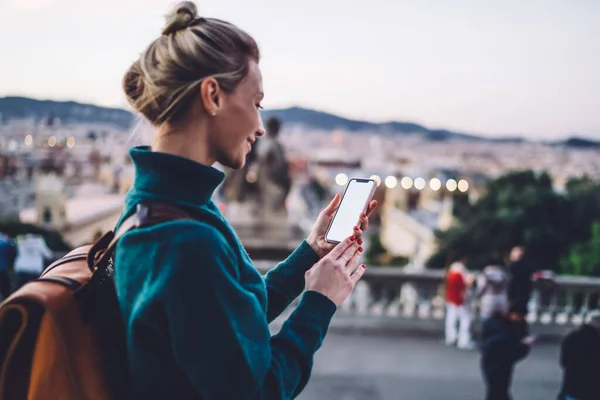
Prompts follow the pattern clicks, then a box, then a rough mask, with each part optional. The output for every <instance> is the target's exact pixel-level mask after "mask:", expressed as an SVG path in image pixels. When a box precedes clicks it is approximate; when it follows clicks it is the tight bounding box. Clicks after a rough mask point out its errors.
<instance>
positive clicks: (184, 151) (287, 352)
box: [115, 2, 376, 400]
mask: <svg viewBox="0 0 600 400" xmlns="http://www.w3.org/2000/svg"><path fill="white" fill-rule="evenodd" d="M258 61H259V50H258V47H257V45H256V42H255V41H254V40H253V39H252V37H250V36H249V35H248V34H247V33H245V32H243V31H242V30H240V29H239V28H237V27H235V26H234V25H232V24H230V23H227V22H224V21H220V20H217V19H212V18H198V17H197V16H196V7H195V5H194V4H193V3H190V2H184V3H181V4H180V5H179V6H178V7H177V8H176V9H175V11H174V12H173V13H172V15H170V16H169V19H168V22H167V25H166V27H165V29H164V30H163V34H162V36H161V37H159V38H158V39H157V40H156V41H154V42H153V43H152V44H150V46H149V47H148V48H147V49H146V51H145V52H144V53H143V54H142V55H141V56H140V58H139V59H138V60H137V61H136V62H134V63H133V65H132V66H131V68H130V70H129V71H128V72H127V73H126V75H125V78H124V81H123V86H124V90H125V92H126V94H127V97H128V100H129V102H130V103H131V105H133V107H135V108H136V110H138V111H139V112H140V113H141V114H143V115H144V116H145V117H146V119H148V120H149V121H150V123H152V125H154V127H155V134H154V138H153V141H152V146H151V147H150V148H148V147H136V148H133V149H132V150H131V151H130V155H131V157H132V160H133V163H134V165H135V170H136V175H135V181H134V184H133V188H132V189H131V190H130V191H129V193H128V194H127V197H126V204H125V211H124V214H123V218H125V217H126V216H128V215H130V214H131V213H132V212H133V210H134V209H135V205H136V204H138V203H139V202H142V201H152V200H161V201H167V202H170V203H172V204H175V205H178V206H180V207H184V208H187V209H189V210H193V212H194V214H195V215H199V216H201V221H183V220H180V221H170V222H166V223H162V224H159V225H155V226H152V227H146V228H141V229H137V230H135V231H131V232H129V233H128V234H126V235H125V236H123V237H122V239H121V240H120V241H119V244H118V246H117V249H116V254H115V282H116V288H117V294H118V297H119V303H120V307H121V311H122V314H123V317H124V319H125V325H126V327H127V340H128V354H129V359H130V361H129V362H130V366H131V373H132V380H133V387H134V392H135V397H136V398H144V399H146V398H174V399H199V398H202V399H219V400H221V399H223V400H227V399H236V400H237V399H267V398H268V399H288V398H293V397H295V396H296V395H298V394H299V393H300V391H301V390H302V389H303V388H304V386H305V385H306V383H307V380H308V378H309V375H310V372H311V367H312V359H313V354H314V353H315V351H316V350H317V349H318V348H319V347H320V345H321V343H322V341H323V338H324V336H325V333H326V331H327V327H328V324H329V322H330V319H331V317H332V315H333V314H334V312H335V310H336V308H337V307H338V306H339V305H340V304H342V302H343V301H344V300H345V299H346V297H347V296H348V295H349V294H350V292H351V291H352V289H353V287H354V285H355V284H356V282H357V281H358V280H359V279H360V278H361V276H362V275H363V273H364V270H365V269H364V265H362V266H360V267H359V266H358V262H359V258H360V255H361V253H362V248H361V247H360V245H361V244H362V240H361V237H362V236H361V235H362V232H361V230H360V229H358V228H356V229H355V234H354V236H352V237H349V238H347V239H346V240H344V241H343V242H342V243H340V244H339V245H337V246H332V245H330V244H328V243H327V242H325V239H324V234H325V231H326V229H327V226H328V224H329V222H330V220H331V218H332V215H333V213H334V211H335V209H336V208H337V206H338V203H339V196H336V197H335V198H334V199H333V200H332V202H331V203H330V204H329V206H328V207H327V208H326V209H325V210H324V211H323V212H322V213H321V214H320V216H319V218H318V220H317V222H316V224H315V226H314V229H313V231H312V232H311V233H310V235H309V237H308V238H307V239H306V240H305V241H303V242H302V244H300V246H299V247H298V248H297V249H296V250H295V251H294V252H293V253H292V254H291V255H290V256H289V257H288V258H287V259H286V260H285V261H283V262H282V263H280V264H279V265H278V266H277V267H276V268H274V269H273V270H271V271H270V272H269V273H268V274H267V276H266V278H265V279H264V280H263V278H262V277H261V276H260V275H259V273H258V272H257V271H256V269H255V268H254V267H253V265H252V261H251V260H250V258H249V257H248V254H247V253H246V252H245V251H244V249H243V248H242V246H241V244H240V242H239V240H238V238H237V237H236V236H235V234H234V233H233V231H232V229H231V227H230V226H229V224H228V223H227V222H226V221H225V220H224V219H223V217H222V215H221V214H220V212H219V210H218V209H217V207H216V206H215V204H214V203H213V202H212V201H211V200H210V198H211V196H212V194H213V191H214V190H215V188H216V187H217V186H218V185H219V184H220V183H221V182H222V180H223V178H224V176H223V174H222V173H221V172H220V171H218V170H216V169H214V168H212V167H211V165H212V164H213V163H215V162H217V161H218V162H219V163H221V164H223V165H225V166H227V167H231V168H234V169H238V168H241V167H243V165H244V163H245V158H246V155H247V154H248V152H249V151H250V149H251V147H252V144H253V143H254V141H255V140H256V139H257V138H258V137H260V136H262V135H263V134H264V128H263V126H262V121H261V118H260V114H259V108H260V101H261V100H262V98H263V90H262V82H261V81H262V79H261V74H260V69H259V67H258ZM375 206H376V203H375V202H373V203H372V204H370V206H369V212H368V214H369V213H370V212H371V211H372V210H373V209H374V208H375ZM367 224H368V219H367V215H362V216H361V227H362V228H363V229H364V228H365V227H366V226H367ZM303 289H306V291H305V292H304V293H303V294H302V297H301V299H300V302H299V304H298V306H297V307H296V309H295V310H294V312H293V313H292V314H291V315H290V317H289V319H288V320H287V321H286V322H285V323H284V324H283V327H282V328H281V331H280V333H278V334H277V335H274V336H271V335H270V332H269V328H268V323H269V322H271V321H272V320H273V319H274V318H276V317H277V316H278V315H279V314H280V313H281V312H282V311H283V310H284V309H285V308H286V307H287V306H288V305H289V303H290V302H291V301H292V300H293V299H294V298H296V297H297V296H298V295H300V294H301V292H302V291H303Z"/></svg>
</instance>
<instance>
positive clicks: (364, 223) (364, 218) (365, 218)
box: [359, 213, 369, 231]
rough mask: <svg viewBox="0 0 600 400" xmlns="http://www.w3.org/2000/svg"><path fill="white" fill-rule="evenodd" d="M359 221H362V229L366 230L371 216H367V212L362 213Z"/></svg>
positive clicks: (360, 224) (360, 223)
mask: <svg viewBox="0 0 600 400" xmlns="http://www.w3.org/2000/svg"><path fill="white" fill-rule="evenodd" d="M359 221H360V222H359V226H360V229H361V230H362V231H366V230H367V228H368V227H369V217H368V216H367V214H365V213H362V214H360V218H359Z"/></svg>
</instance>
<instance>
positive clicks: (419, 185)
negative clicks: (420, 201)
mask: <svg viewBox="0 0 600 400" xmlns="http://www.w3.org/2000/svg"><path fill="white" fill-rule="evenodd" d="M425 185H426V182H425V179H423V178H421V177H418V178H417V179H415V189H417V190H423V189H425Z"/></svg>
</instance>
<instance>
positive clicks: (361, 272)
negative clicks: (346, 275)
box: [350, 264, 366, 286]
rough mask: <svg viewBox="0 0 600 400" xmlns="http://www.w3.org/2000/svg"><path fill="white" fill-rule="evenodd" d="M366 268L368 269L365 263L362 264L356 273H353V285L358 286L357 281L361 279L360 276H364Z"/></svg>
mask: <svg viewBox="0 0 600 400" xmlns="http://www.w3.org/2000/svg"><path fill="white" fill-rule="evenodd" d="M365 269H366V266H365V264H362V265H361V266H360V267H358V268H357V269H356V271H354V273H353V274H352V275H350V280H351V281H352V285H353V286H356V283H357V282H358V281H359V280H360V278H362V276H363V275H364V273H365Z"/></svg>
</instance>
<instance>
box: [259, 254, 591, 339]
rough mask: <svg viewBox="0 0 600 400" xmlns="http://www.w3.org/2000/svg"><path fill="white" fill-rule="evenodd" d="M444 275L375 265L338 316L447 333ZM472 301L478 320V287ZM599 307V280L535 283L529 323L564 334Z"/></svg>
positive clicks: (266, 266) (540, 329)
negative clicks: (420, 326) (416, 325)
mask: <svg viewBox="0 0 600 400" xmlns="http://www.w3.org/2000/svg"><path fill="white" fill-rule="evenodd" d="M271 266H272V263H267V262H265V263H257V268H258V269H259V270H261V272H263V273H264V272H266V271H267V270H268V269H269V268H271ZM443 274H444V273H443V271H441V270H424V271H423V270H421V271H410V270H405V269H401V268H394V267H371V268H369V269H367V271H366V272H365V275H364V276H363V278H362V279H361V281H360V282H359V283H358V284H357V286H356V288H355V289H354V292H353V293H352V295H351V296H350V297H349V298H348V300H347V301H346V302H345V303H344V304H343V305H342V306H341V307H340V310H339V312H338V314H341V317H342V318H348V317H354V318H365V319H375V320H377V319H378V320H386V323H385V324H382V325H381V326H383V325H386V326H389V325H390V324H389V322H390V321H391V320H393V321H397V322H398V323H399V325H398V326H400V327H401V326H402V323H406V322H407V321H412V322H415V321H417V322H418V321H422V322H424V323H425V324H424V325H427V326H430V327H436V328H437V329H442V328H443V320H444V316H445V301H444V285H443V278H444V277H443ZM468 298H469V306H470V310H471V315H473V317H474V320H475V321H478V320H479V319H480V318H479V306H478V301H477V299H476V298H475V295H474V288H473V289H471V291H470V296H468ZM598 307H600V278H588V277H567V276H557V277H556V278H555V279H554V280H553V281H548V280H537V281H535V284H534V293H533V296H532V298H531V301H530V303H529V315H528V316H527V320H528V322H529V323H530V324H531V327H532V330H533V331H534V332H536V333H539V334H543V335H563V334H565V333H566V332H568V331H570V330H571V329H573V328H574V327H576V326H577V325H579V324H581V323H582V322H583V321H585V320H586V317H587V314H588V312H589V311H590V310H593V309H594V308H598ZM436 321H437V322H438V323H436ZM412 325H413V326H414V324H412ZM474 326H477V324H475V325H474Z"/></svg>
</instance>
